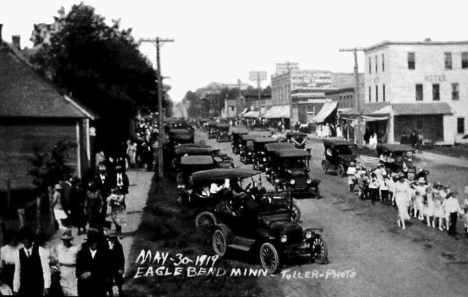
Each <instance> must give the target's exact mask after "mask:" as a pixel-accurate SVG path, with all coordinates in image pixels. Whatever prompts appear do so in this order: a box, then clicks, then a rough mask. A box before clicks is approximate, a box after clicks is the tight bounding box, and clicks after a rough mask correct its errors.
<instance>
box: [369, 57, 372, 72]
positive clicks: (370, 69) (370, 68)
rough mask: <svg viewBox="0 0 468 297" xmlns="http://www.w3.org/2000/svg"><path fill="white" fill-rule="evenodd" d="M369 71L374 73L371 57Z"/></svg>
mask: <svg viewBox="0 0 468 297" xmlns="http://www.w3.org/2000/svg"><path fill="white" fill-rule="evenodd" d="M369 73H372V60H371V58H370V57H369Z"/></svg>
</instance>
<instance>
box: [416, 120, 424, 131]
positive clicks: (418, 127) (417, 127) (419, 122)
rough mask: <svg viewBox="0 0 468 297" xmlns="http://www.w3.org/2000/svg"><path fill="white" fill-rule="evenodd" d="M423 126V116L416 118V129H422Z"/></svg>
mask: <svg viewBox="0 0 468 297" xmlns="http://www.w3.org/2000/svg"><path fill="white" fill-rule="evenodd" d="M422 128H423V121H422V119H421V118H416V129H418V130H421V129H422Z"/></svg>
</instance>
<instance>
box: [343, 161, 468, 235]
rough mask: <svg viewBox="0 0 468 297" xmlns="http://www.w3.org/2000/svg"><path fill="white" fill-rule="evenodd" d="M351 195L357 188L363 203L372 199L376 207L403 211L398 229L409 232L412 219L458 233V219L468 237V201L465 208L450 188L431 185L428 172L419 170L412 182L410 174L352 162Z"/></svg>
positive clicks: (381, 163) (382, 164) (382, 165)
mask: <svg viewBox="0 0 468 297" xmlns="http://www.w3.org/2000/svg"><path fill="white" fill-rule="evenodd" d="M347 175H348V185H349V189H350V191H351V192H354V189H355V187H356V186H358V189H359V197H360V198H361V199H370V200H371V202H372V204H374V203H375V202H377V201H381V202H382V203H383V204H385V205H387V206H392V205H393V206H396V207H397V208H398V210H399V218H398V225H399V226H400V227H402V228H403V229H404V228H405V221H407V220H409V219H410V215H411V216H413V217H414V218H417V219H419V220H420V221H423V222H425V223H426V224H427V225H428V226H429V227H432V228H436V227H437V228H439V230H444V229H445V230H447V231H448V233H449V234H450V235H454V234H455V233H456V231H455V230H456V223H457V218H458V216H460V217H462V218H463V221H464V227H465V233H467V234H468V198H467V199H465V201H464V203H463V205H462V206H460V203H459V201H458V198H457V197H456V193H453V192H452V191H451V189H450V187H449V186H442V185H441V184H439V183H434V184H429V183H428V182H427V171H424V170H423V169H422V168H418V169H417V172H416V173H415V175H414V178H413V179H412V180H409V179H408V173H407V172H402V173H395V172H393V173H391V174H389V173H388V172H387V170H386V169H385V166H384V163H383V162H380V163H379V165H378V166H377V168H375V169H373V170H370V169H366V168H365V166H364V165H363V164H362V163H358V164H357V165H356V164H355V163H354V162H351V164H350V166H349V167H348V170H347Z"/></svg>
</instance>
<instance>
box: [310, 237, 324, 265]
mask: <svg viewBox="0 0 468 297" xmlns="http://www.w3.org/2000/svg"><path fill="white" fill-rule="evenodd" d="M310 257H311V260H312V261H313V262H315V263H318V264H324V263H326V262H327V260H328V248H327V245H326V244H325V241H324V240H323V239H322V238H321V237H315V238H314V239H312V242H311V243H310Z"/></svg>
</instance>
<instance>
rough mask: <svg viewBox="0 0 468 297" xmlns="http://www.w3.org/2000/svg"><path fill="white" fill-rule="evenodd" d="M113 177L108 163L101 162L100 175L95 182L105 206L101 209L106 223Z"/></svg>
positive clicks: (102, 218)
mask: <svg viewBox="0 0 468 297" xmlns="http://www.w3.org/2000/svg"><path fill="white" fill-rule="evenodd" d="M111 176H112V175H111V174H110V173H109V171H108V169H107V165H106V161H101V162H100V163H99V167H98V173H97V174H96V176H95V178H94V180H95V183H96V185H97V186H98V189H99V191H100V192H101V195H102V200H103V202H104V203H103V205H102V208H101V220H102V222H104V221H105V219H106V216H107V197H109V195H110V194H111V189H112V177H111Z"/></svg>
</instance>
